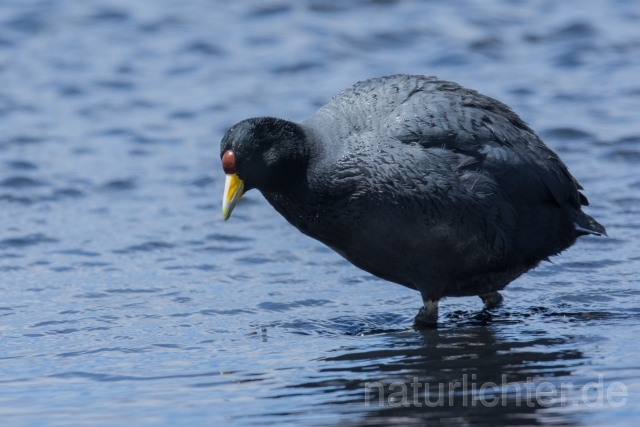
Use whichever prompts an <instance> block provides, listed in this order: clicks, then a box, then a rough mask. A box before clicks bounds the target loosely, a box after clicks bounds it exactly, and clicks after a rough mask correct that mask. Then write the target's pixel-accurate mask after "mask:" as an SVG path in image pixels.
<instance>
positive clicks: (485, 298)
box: [480, 291, 504, 310]
mask: <svg viewBox="0 0 640 427" xmlns="http://www.w3.org/2000/svg"><path fill="white" fill-rule="evenodd" d="M480 298H481V299H482V302H483V303H484V309H485V310H492V309H494V308H496V306H497V305H498V304H500V303H501V302H502V301H504V298H503V297H502V295H500V292H498V291H495V292H489V293H488V294H482V295H480Z"/></svg>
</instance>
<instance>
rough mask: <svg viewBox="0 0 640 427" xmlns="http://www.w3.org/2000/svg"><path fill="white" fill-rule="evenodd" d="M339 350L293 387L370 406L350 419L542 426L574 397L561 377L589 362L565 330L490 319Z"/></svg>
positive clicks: (350, 406)
mask: <svg viewBox="0 0 640 427" xmlns="http://www.w3.org/2000/svg"><path fill="white" fill-rule="evenodd" d="M335 353H338V354H336V355H335V356H328V357H325V358H322V359H321V362H322V363H320V367H321V369H320V373H319V375H318V378H317V379H316V380H312V381H308V382H305V383H303V384H299V385H296V386H294V387H293V388H295V389H305V392H308V393H314V394H315V393H320V392H321V393H331V394H333V395H334V396H335V399H330V400H328V401H327V402H324V405H331V406H333V407H335V405H340V406H342V407H344V413H345V414H351V415H353V414H354V413H356V412H364V414H363V415H362V416H361V417H360V419H358V420H351V421H350V422H349V424H348V425H397V424H402V425H410V424H414V423H415V424H425V423H426V424H428V425H429V424H430V423H431V422H436V423H442V424H448V423H449V422H451V423H463V424H464V423H469V422H473V424H474V425H484V424H487V425H504V424H508V425H537V424H540V425H543V424H545V423H547V422H548V421H549V417H550V416H553V414H550V413H549V412H548V411H547V410H546V409H547V408H549V407H553V406H565V405H567V404H569V405H570V404H572V401H571V400H570V399H571V394H570V389H571V388H572V387H571V386H569V387H568V388H567V387H564V386H563V384H566V383H568V382H570V380H568V378H569V377H570V375H571V372H572V370H574V369H575V368H576V367H577V366H579V365H581V364H584V363H586V359H585V357H584V355H583V353H582V352H581V351H580V350H576V349H575V344H574V343H572V340H571V339H569V338H567V337H562V336H559V337H551V336H549V335H548V334H545V333H543V332H541V331H535V330H522V334H521V335H519V336H517V337H510V336H508V335H505V334H504V333H503V332H495V331H494V329H493V328H490V327H489V328H487V327H485V326H475V327H453V328H446V329H431V330H425V331H421V332H420V333H414V332H409V331H406V332H395V333H388V334H385V337H384V339H383V340H381V341H380V342H379V345H377V346H376V347H375V348H367V346H366V345H363V346H362V347H358V348H353V349H337V350H336V351H335ZM543 383H544V384H543ZM536 388H538V390H539V393H538V394H536V392H535V390H536ZM553 390H555V394H553V393H554V392H553ZM540 392H542V393H540ZM545 393H546V394H545ZM554 396H555V398H554ZM482 420H484V421H482ZM478 421H480V422H478ZM564 421H565V425H569V424H571V423H569V422H567V420H564Z"/></svg>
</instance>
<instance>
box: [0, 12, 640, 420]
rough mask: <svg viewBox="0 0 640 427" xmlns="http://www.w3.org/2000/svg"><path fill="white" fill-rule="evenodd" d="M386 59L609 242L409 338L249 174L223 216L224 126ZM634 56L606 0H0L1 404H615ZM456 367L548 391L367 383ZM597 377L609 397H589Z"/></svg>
mask: <svg viewBox="0 0 640 427" xmlns="http://www.w3.org/2000/svg"><path fill="white" fill-rule="evenodd" d="M399 72H402V73H417V74H426V75H437V76H438V77H440V78H442V79H446V80H452V81H456V82H458V83H460V84H462V85H464V86H467V87H470V88H473V89H476V90H478V91H480V92H482V93H484V94H487V95H489V96H492V97H495V98H497V99H500V100H502V101H503V102H505V103H507V104H509V105H510V106H512V107H513V108H514V109H515V110H516V112H518V113H519V114H520V115H521V116H522V118H523V119H524V120H525V121H527V122H528V123H529V124H530V125H531V126H532V127H533V128H534V129H535V130H536V131H537V132H538V133H539V134H540V135H541V136H542V137H543V139H544V140H545V141H546V142H547V144H548V145H549V146H551V147H552V148H553V149H554V150H556V151H557V152H558V153H559V154H560V155H561V157H562V159H563V160H564V161H565V163H567V164H568V165H569V168H570V170H571V172H572V173H573V174H574V175H575V176H576V177H577V178H578V180H579V181H580V182H581V183H582V184H583V185H584V187H585V188H586V194H587V196H588V198H589V200H590V201H591V206H589V207H588V208H586V211H587V212H588V213H589V214H591V215H593V216H594V217H595V218H597V219H598V221H599V222H601V223H602V224H604V225H605V226H606V227H607V230H608V232H609V235H610V237H609V238H597V237H584V238H581V239H580V241H579V242H578V244H576V245H575V246H574V247H573V248H571V249H569V250H568V251H566V252H565V253H564V254H562V255H561V256H558V257H555V258H553V260H552V261H553V264H550V263H544V264H543V265H541V266H540V267H539V268H537V269H536V270H534V271H532V272H530V273H528V274H526V275H524V276H523V277H521V278H519V279H518V280H517V281H515V282H514V283H512V284H511V285H510V286H509V287H508V288H507V290H506V291H505V292H504V296H505V299H506V303H505V304H504V306H503V307H502V308H500V309H498V310H497V311H495V312H494V313H492V314H487V313H482V312H481V302H480V300H479V299H478V298H459V299H449V300H446V301H444V302H443V303H442V304H441V316H440V320H441V322H440V327H439V328H438V329H437V330H429V331H425V332H422V333H418V332H414V331H412V330H408V329H407V328H408V327H409V326H410V325H411V322H412V319H413V317H414V316H415V314H416V313H417V311H418V309H419V307H420V304H421V302H420V298H419V296H418V294H417V293H416V292H414V291H411V290H408V289H405V288H403V287H401V286H398V285H393V284H389V283H385V282H384V281H382V280H380V279H377V278H375V277H373V276H371V275H369V274H367V273H365V272H363V271H360V270H358V269H356V268H355V267H353V266H351V265H350V264H349V263H347V262H346V261H344V260H343V259H342V258H340V257H339V256H338V255H337V254H335V253H333V252H332V251H330V250H329V249H327V248H325V247H324V246H322V245H321V244H319V243H318V242H315V241H313V240H311V239H309V238H307V237H305V236H303V235H302V234H300V233H299V232H298V231H296V230H295V229H294V228H293V227H291V226H290V225H288V224H287V223H286V222H285V221H284V220H283V219H282V218H281V217H280V216H279V215H278V214H277V213H276V212H275V211H274V210H273V209H272V208H271V207H270V206H269V205H268V204H267V203H266V202H265V201H264V199H263V198H262V197H261V195H260V194H259V193H257V192H250V193H248V194H246V195H245V197H243V199H242V200H241V202H240V203H239V205H238V206H237V207H236V209H235V211H234V213H233V216H232V218H231V219H230V220H229V221H228V222H223V221H222V218H221V214H220V200H221V197H222V185H223V173H222V171H221V167H220V161H219V148H218V147H219V141H220V139H221V137H222V135H223V134H224V132H225V131H226V130H227V129H228V128H229V127H230V126H231V125H232V124H234V123H235V122H237V121H239V120H241V119H244V118H247V117H251V116H261V115H271V116H276V117H282V118H287V119H291V120H303V119H304V118H306V117H308V116H309V115H310V114H312V113H313V112H314V111H315V110H316V109H317V108H318V107H319V106H320V105H321V104H322V103H323V102H325V101H326V100H327V99H328V98H330V97H331V96H332V95H334V94H335V93H337V92H339V91H340V90H342V89H344V88H346V87H347V86H349V85H351V84H353V83H355V82H356V81H359V80H363V79H366V78H370V77H375V76H380V75H385V74H392V73H399ZM638 76H640V3H639V2H636V1H633V0H629V1H623V0H618V1H614V0H611V1H603V0H602V1H600V0H590V1H588V2H584V1H580V0H564V1H562V2H559V1H551V0H549V1H533V0H532V1H526V0H491V1H483V2H475V1H471V0H455V1H451V0H446V1H445V0H442V1H437V0H431V1H409V0H407V1H392V0H387V1H381V0H379V1H365V0H357V1H355V0H354V1H337V0H336V1H331V0H305V1H293V0H288V1H287V0H282V1H257V0H256V1H248V0H247V1H236V2H231V1H214V0H190V1H178V0H135V1H124V0H122V1H117V0H91V1H82V2H79V1H74V0H3V1H2V2H0V270H1V271H0V291H1V293H2V301H1V302H0V316H2V317H1V318H0V334H1V339H0V424H2V425H24V426H26V425H30V426H42V425H47V426H71V425H82V426H87V425H100V426H111V425H113V426H115V425H136V426H174V425H185V426H211V425H231V426H233V425H277V426H287V425H291V426H300V425H336V424H343V425H352V426H364V425H390V424H393V425H413V424H416V425H425V424H429V425H467V426H470V425H473V426H476V425H491V426H493V425H505V426H507V425H547V424H559V425H593V426H599V425H603V424H604V423H606V424H607V425H608V426H626V425H635V422H636V420H637V418H638V417H640V362H639V360H640V359H639V358H638V355H639V354H640V344H639V343H638V339H637V331H638V330H639V328H640V288H639V286H638V285H639V284H640V279H639V277H640V244H639V243H638V242H639V237H640V120H639V117H640V116H639V112H640V78H639V77H638ZM465 375H466V378H469V379H470V378H472V377H471V376H472V375H473V378H474V379H475V380H474V381H475V382H476V383H477V384H478V386H477V387H478V388H480V385H481V384H487V383H490V382H495V383H497V384H500V383H501V379H502V375H506V377H505V378H506V379H507V380H508V381H509V382H519V383H520V384H526V383H527V381H528V379H529V381H530V383H532V384H533V386H534V387H543V388H542V390H543V391H544V390H549V389H550V387H556V388H557V389H561V388H562V389H563V390H565V391H566V397H567V401H566V402H555V403H553V404H550V405H547V404H545V402H548V401H549V400H545V399H543V400H542V401H541V402H542V403H541V402H539V401H537V400H535V401H534V403H533V404H532V405H527V404H525V403H524V402H519V401H518V400H517V396H516V395H514V394H513V393H511V394H508V395H507V396H506V399H502V400H500V401H499V403H498V405H497V406H493V407H489V406H487V405H484V404H478V405H476V406H472V405H471V404H465V403H464V402H463V400H462V399H463V397H464V396H467V397H468V396H469V394H468V393H467V394H464V393H460V390H458V391H455V392H454V393H453V394H451V395H449V394H446V393H445V394H446V395H445V396H444V401H443V405H442V406H436V407H433V408H431V407H427V406H424V405H423V406H422V407H419V406H418V405H416V404H415V403H416V402H414V401H410V402H405V403H408V405H407V406H402V405H400V406H398V405H397V404H396V403H397V402H396V400H397V399H396V397H397V395H396V397H394V396H392V395H391V393H393V392H394V391H398V390H401V389H402V387H401V386H399V385H400V384H404V385H405V387H407V388H408V390H409V397H411V396H412V388H411V385H410V384H411V383H412V382H415V381H418V382H419V383H429V384H430V386H429V387H431V388H432V389H433V387H436V390H437V386H438V384H443V385H444V387H445V390H447V388H448V387H449V386H450V385H451V384H454V383H455V382H459V381H462V379H463V376H465ZM600 376H601V377H600ZM599 378H602V386H601V387H600V390H601V391H602V390H605V391H606V390H608V389H609V388H610V387H611V386H612V384H613V385H614V389H615V390H618V391H620V390H622V388H621V387H622V386H624V388H625V390H626V395H625V396H626V397H624V399H626V400H625V401H624V404H622V405H617V403H621V402H622V399H623V397H615V398H614V399H613V400H612V401H613V403H614V404H610V402H609V401H607V397H606V396H605V398H604V401H603V403H602V405H597V404H596V405H593V404H592V402H596V401H597V397H598V396H597V390H598V388H591V389H589V386H588V383H589V382H596V383H597V382H598V381H599ZM569 382H570V383H572V385H570V386H569V385H566V384H567V383H569ZM367 383H369V387H367ZM372 383H379V384H380V385H381V386H382V388H383V391H381V392H380V391H379V388H374V387H372V386H371V384H372ZM392 383H396V386H399V387H400V388H397V387H396V389H392V388H391V385H392ZM545 383H546V385H544V384H545ZM616 383H618V384H616ZM563 384H565V385H564V386H563ZM620 384H622V386H620ZM544 387H547V388H546V389H545V388H544ZM585 387H586V389H585ZM615 387H618V388H617V389H616V388H615ZM514 389H515V387H512V391H513V390H514ZM422 390H423V391H424V390H425V388H423V389H422ZM585 390H587V391H586V392H585ZM583 392H584V393H586V397H587V399H584V398H583ZM422 396H423V395H422V394H419V400H420V399H423V397H422ZM380 397H381V398H382V404H380V399H379V398H380ZM487 397H489V394H487ZM366 399H369V401H368V403H369V404H368V405H367V401H366ZM394 399H396V400H394ZM432 400H435V398H432ZM418 403H419V402H418ZM617 406H619V407H617Z"/></svg>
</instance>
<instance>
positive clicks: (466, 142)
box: [220, 75, 606, 326]
mask: <svg viewBox="0 0 640 427" xmlns="http://www.w3.org/2000/svg"><path fill="white" fill-rule="evenodd" d="M220 156H221V159H222V166H223V169H224V171H225V174H226V183H225V190H224V197H223V207H222V214H223V217H224V219H225V220H226V219H228V218H229V216H230V215H231V211H232V210H233V208H234V206H235V205H236V202H237V201H238V199H239V198H240V197H241V195H242V194H243V193H244V192H246V191H248V190H251V189H253V188H257V189H258V190H260V192H261V193H262V194H263V196H264V197H265V198H266V199H267V201H268V202H269V203H270V204H271V205H272V206H273V207H274V208H275V209H276V210H277V211H278V212H279V213H280V214H281V215H282V216H284V217H285V219H286V220H287V221H289V222H290V223H291V224H292V225H293V226H295V227H296V228H297V229H298V230H300V231H301V232H302V233H304V234H306V235H308V236H310V237H313V238H314V239H317V240H319V241H321V242H322V243H324V244H326V245H327V246H329V247H330V248H331V249H333V250H335V251H336V252H337V253H339V254H340V255H342V256H343V257H344V258H346V259H347V260H349V261H350V262H352V263H353V264H354V265H355V266H357V267H359V268H361V269H363V270H365V271H368V272H369V273H371V274H374V275H376V276H378V277H381V278H383V279H385V280H389V281H391V282H395V283H398V284H401V285H404V286H406V287H409V288H411V289H415V290H418V291H419V292H420V294H421V295H422V300H423V303H424V306H423V307H422V308H421V310H420V313H418V316H416V325H417V326H424V325H430V324H435V323H436V322H437V317H438V300H440V299H441V298H443V297H452V296H468V295H479V296H480V297H481V298H482V300H483V301H484V303H485V307H486V308H491V307H493V306H495V305H496V304H498V303H499V302H500V301H502V296H501V295H500V294H499V293H498V291H499V290H500V289H503V288H504V287H505V286H507V284H509V283H510V282H511V281H513V280H514V279H516V278H517V277H518V276H520V275H521V274H523V273H524V272H526V271H527V270H529V269H531V268H534V267H535V266H537V265H538V263H539V262H540V261H542V260H548V257H549V256H551V255H556V254H558V253H560V252H561V251H563V250H565V249H567V248H568V247H569V246H571V245H572V244H573V243H574V242H575V241H576V238H577V237H579V236H581V235H584V234H595V235H601V234H606V232H605V229H604V227H603V226H602V225H600V224H599V223H597V222H596V221H595V220H594V219H593V218H591V217H590V216H589V215H587V214H585V213H584V212H582V210H581V206H582V205H588V201H587V198H586V197H585V196H584V195H583V194H582V193H580V192H579V191H578V190H581V189H582V187H581V186H580V184H578V182H577V181H576V179H575V178H574V177H573V176H571V174H570V173H569V171H568V170H567V167H566V166H565V165H564V163H563V162H562V161H561V160H560V159H559V158H558V155H557V154H555V153H554V152H553V151H551V150H550V149H549V148H548V147H547V146H546V145H545V144H544V143H543V142H542V141H541V140H540V138H538V136H536V134H535V133H534V132H533V131H532V130H531V128H529V126H527V124H526V123H524V122H523V121H522V120H521V119H520V118H519V117H518V116H517V115H516V114H515V113H514V112H513V111H512V110H511V109H510V108H509V107H507V106H506V105H505V104H503V103H501V102H499V101H496V100H495V99H492V98H489V97H487V96H484V95H481V94H479V93H478V92H476V91H473V90H470V89H465V88H463V87H461V86H459V85H458V84H456V83H452V82H448V81H443V80H438V79H437V78H435V77H425V76H412V75H393V76H388V77H381V78H375V79H371V80H367V81H364V82H360V83H357V84H355V85H354V86H352V87H350V88H348V89H346V90H344V91H342V92H341V93H339V94H338V95H336V96H335V97H333V98H332V99H331V100H330V101H329V102H328V103H326V104H325V105H324V106H323V107H322V108H320V110H319V111H318V112H316V113H315V114H314V115H312V116H311V117H310V118H308V119H307V120H305V121H304V122H302V123H293V122H290V121H286V120H282V119H277V118H272V117H259V118H251V119H246V120H243V121H241V122H239V123H237V124H236V125H234V126H233V127H232V128H231V129H229V131H228V132H227V133H226V134H225V135H224V137H223V138H222V142H221V144H220Z"/></svg>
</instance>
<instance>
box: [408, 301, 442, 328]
mask: <svg viewBox="0 0 640 427" xmlns="http://www.w3.org/2000/svg"><path fill="white" fill-rule="evenodd" d="M436 326H438V301H425V302H424V306H423V307H422V308H421V309H420V312H419V313H418V315H417V316H416V318H415V320H414V322H413V329H415V330H420V329H427V328H435V327H436Z"/></svg>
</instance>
